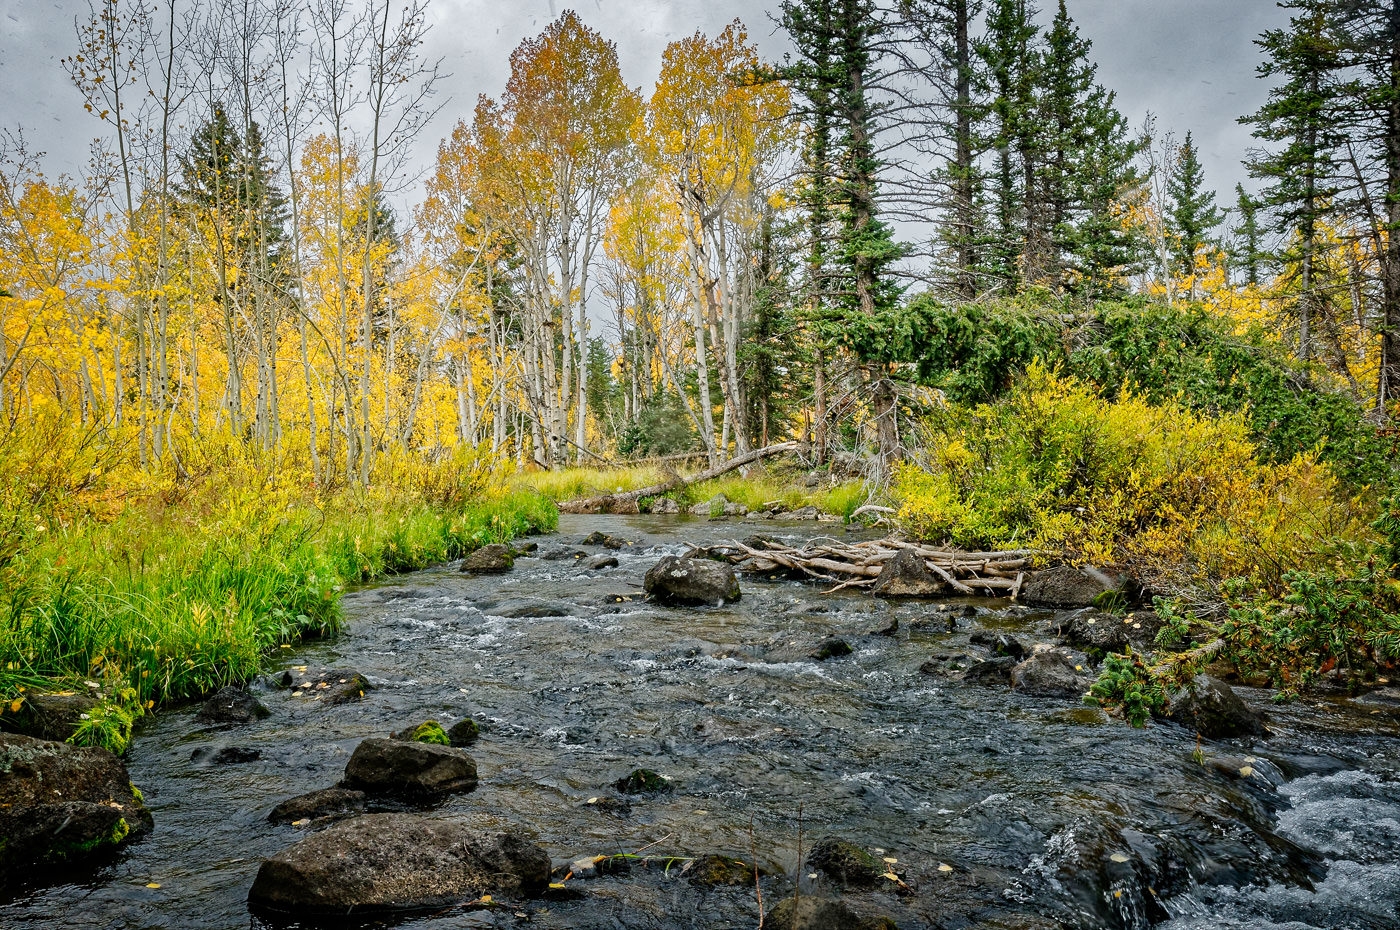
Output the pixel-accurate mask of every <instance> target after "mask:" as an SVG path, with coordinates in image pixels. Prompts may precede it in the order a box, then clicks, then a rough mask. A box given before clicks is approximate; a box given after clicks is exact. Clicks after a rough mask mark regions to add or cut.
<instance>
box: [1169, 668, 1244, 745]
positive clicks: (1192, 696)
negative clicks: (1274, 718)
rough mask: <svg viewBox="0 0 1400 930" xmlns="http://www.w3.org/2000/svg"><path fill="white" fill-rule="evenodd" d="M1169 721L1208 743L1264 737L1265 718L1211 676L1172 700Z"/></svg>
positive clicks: (1199, 678)
mask: <svg viewBox="0 0 1400 930" xmlns="http://www.w3.org/2000/svg"><path fill="white" fill-rule="evenodd" d="M1167 719H1168V720H1170V721H1171V722H1172V723H1177V724H1180V725H1181V726H1184V727H1186V728H1187V729H1189V730H1194V731H1195V732H1197V733H1199V734H1201V736H1202V737H1204V738H1205V739H1229V738H1231V737H1235V736H1263V735H1265V733H1266V732H1267V731H1266V730H1265V728H1264V717H1263V716H1262V715H1261V714H1260V713H1259V712H1258V711H1256V710H1253V709H1252V708H1250V706H1249V705H1248V704H1246V703H1245V702H1244V701H1243V700H1241V699H1240V696H1239V695H1238V694H1236V693H1235V692H1234V689H1232V688H1231V687H1230V686H1229V685H1227V684H1225V682H1223V681H1221V680H1219V679H1218V678H1211V677H1210V676H1208V675H1197V676H1196V677H1195V678H1194V679H1193V680H1192V681H1191V683H1190V684H1189V685H1187V686H1186V687H1185V688H1183V689H1181V690H1180V691H1177V692H1176V693H1175V694H1173V695H1172V696H1171V708H1170V709H1169V710H1168V712H1167Z"/></svg>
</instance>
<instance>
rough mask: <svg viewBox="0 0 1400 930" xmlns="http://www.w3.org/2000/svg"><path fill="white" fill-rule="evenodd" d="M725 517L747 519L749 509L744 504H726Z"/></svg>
mask: <svg viewBox="0 0 1400 930" xmlns="http://www.w3.org/2000/svg"><path fill="white" fill-rule="evenodd" d="M724 515H725V516H726V517H747V516H748V515H749V508H748V507H747V506H746V505H744V504H736V503H729V504H725V505H724Z"/></svg>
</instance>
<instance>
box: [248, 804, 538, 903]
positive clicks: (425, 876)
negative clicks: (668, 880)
mask: <svg viewBox="0 0 1400 930" xmlns="http://www.w3.org/2000/svg"><path fill="white" fill-rule="evenodd" d="M548 883H549V855H548V854H547V853H546V852H545V851H544V850H543V849H541V848H540V847H539V846H536V845H535V844H533V843H531V842H529V841H528V840H526V839H524V838H523V837H521V836H518V835H516V834H512V833H502V834H499V835H496V836H489V835H487V834H484V833H481V832H479V831H476V830H473V829H472V828H470V827H468V826H467V825H466V824H463V823H461V822H458V821H444V820H430V819H428V818H425V817H420V816H417V815H413V814H367V815H365V816H363V817H357V818H355V819H353V820H348V821H345V822H342V823H338V824H335V825H333V826H331V827H328V828H327V829H325V830H322V831H321V832H319V833H314V834H312V835H311V836H308V837H307V838H306V839H304V840H302V841H301V842H299V843H296V844H294V845H292V846H290V847H288V848H287V849H284V850H283V851H282V852H280V853H278V854H277V855H276V856H273V857H272V858H271V859H267V860H265V861H264V862H263V864H262V866H261V867H260V868H259V869H258V875H257V878H255V879H254V880H253V887H252V889H251V890H250V891H249V892H248V904H249V905H250V906H251V907H253V908H254V909H257V910H263V911H273V912H276V913H280V914H287V915H293V916H307V917H312V916H336V917H340V918H344V917H345V916H346V915H348V914H351V913H358V914H368V913H376V912H379V913H384V912H394V911H402V910H410V909H422V908H430V907H446V906H449V905H452V904H457V903H460V902H462V901H469V900H472V899H474V898H478V897H480V896H481V895H483V894H492V895H503V894H511V893H519V892H532V891H539V890H541V889H543V888H544V887H545V886H546V885H548Z"/></svg>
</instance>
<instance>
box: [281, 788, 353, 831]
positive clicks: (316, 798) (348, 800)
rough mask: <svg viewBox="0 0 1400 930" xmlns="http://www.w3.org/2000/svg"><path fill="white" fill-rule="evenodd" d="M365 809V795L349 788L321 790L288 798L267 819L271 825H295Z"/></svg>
mask: <svg viewBox="0 0 1400 930" xmlns="http://www.w3.org/2000/svg"><path fill="white" fill-rule="evenodd" d="M364 809H365V793H364V792H363V791H352V790H350V789H349V788H323V789H321V790H320V791H312V792H308V793H307V794H299V795H297V796H296V797H294V798H288V799H287V800H285V801H283V802H282V803H281V804H278V805H277V806H276V807H274V808H273V809H272V813H270V814H268V815H267V819H268V820H269V821H270V822H272V823H295V822H296V821H298V820H315V819H317V818H318V817H330V816H334V815H337V814H358V813H362V812H363V811H364Z"/></svg>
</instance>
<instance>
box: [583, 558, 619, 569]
mask: <svg viewBox="0 0 1400 930" xmlns="http://www.w3.org/2000/svg"><path fill="white" fill-rule="evenodd" d="M617 566H618V561H617V556H615V555H595V556H594V557H593V558H591V559H585V560H584V561H582V562H580V563H579V568H581V569H582V570H583V571H586V572H597V571H602V570H603V569H605V568H617Z"/></svg>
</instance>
